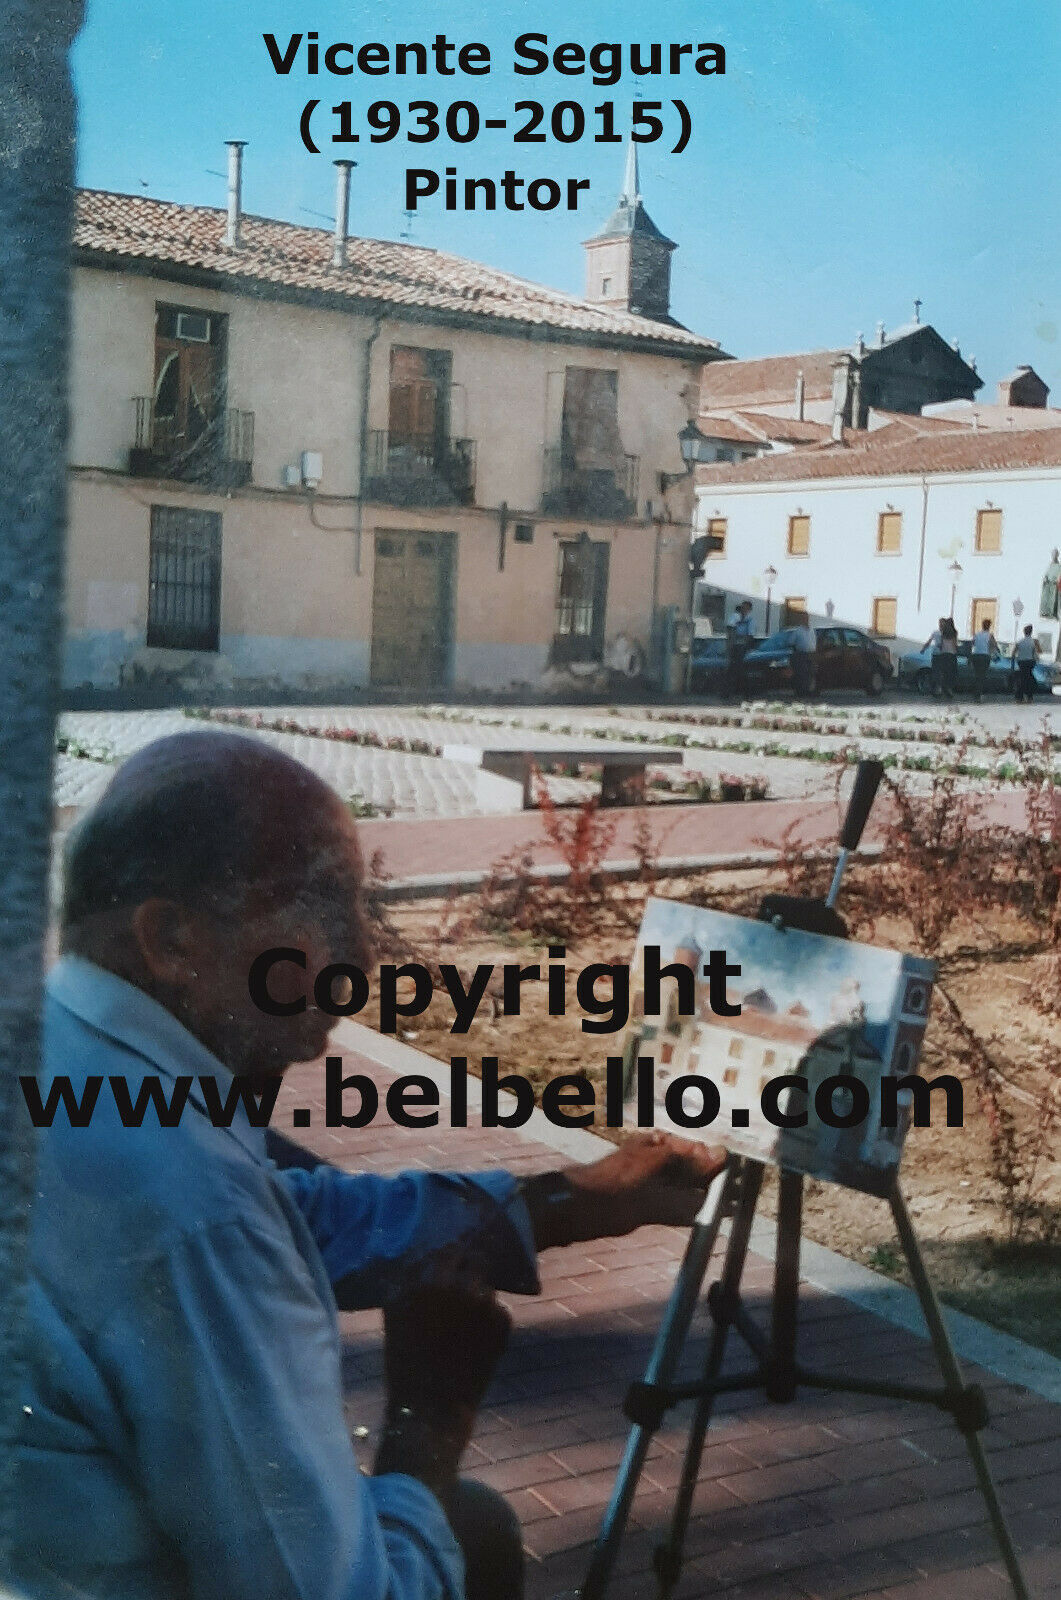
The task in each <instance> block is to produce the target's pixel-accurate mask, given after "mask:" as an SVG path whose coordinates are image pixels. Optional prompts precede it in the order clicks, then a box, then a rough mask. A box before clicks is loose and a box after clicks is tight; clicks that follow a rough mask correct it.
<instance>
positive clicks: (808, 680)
mask: <svg viewBox="0 0 1061 1600" xmlns="http://www.w3.org/2000/svg"><path fill="white" fill-rule="evenodd" d="M817 648H818V635H817V634H816V633H815V631H814V629H813V628H812V627H811V625H810V619H809V618H808V617H807V616H806V615H804V617H803V620H802V622H800V623H799V625H798V626H797V627H795V628H793V630H792V689H793V692H794V693H795V694H796V695H797V696H800V697H802V696H804V695H808V694H812V693H813V691H814V688H815V682H814V656H815V652H816V651H817Z"/></svg>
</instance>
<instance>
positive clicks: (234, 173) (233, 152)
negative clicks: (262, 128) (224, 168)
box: [225, 139, 247, 250]
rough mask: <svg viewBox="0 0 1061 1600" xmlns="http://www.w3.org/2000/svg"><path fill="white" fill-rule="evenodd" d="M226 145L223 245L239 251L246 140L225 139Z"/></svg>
mask: <svg viewBox="0 0 1061 1600" xmlns="http://www.w3.org/2000/svg"><path fill="white" fill-rule="evenodd" d="M225 143H226V144H227V145H228V225H227V227H226V228H225V245H226V247H227V248H228V249H229V250H238V249H239V225H240V221H241V219H242V216H243V151H244V148H245V146H246V143H247V141H246V139H226V141H225Z"/></svg>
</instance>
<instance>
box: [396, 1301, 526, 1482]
mask: <svg viewBox="0 0 1061 1600" xmlns="http://www.w3.org/2000/svg"><path fill="white" fill-rule="evenodd" d="M383 1326H384V1346H383V1370H384V1382H385V1385H386V1390H387V1414H386V1420H385V1422H384V1427H383V1436H382V1439H381V1442H380V1448H379V1452H378V1454H377V1457H376V1469H375V1470H376V1472H377V1473H384V1472H405V1473H408V1474H409V1475H410V1476H411V1477H414V1478H419V1479H420V1480H421V1481H422V1482H423V1483H426V1484H427V1486H428V1488H430V1489H433V1490H435V1492H436V1493H442V1492H444V1491H445V1489H446V1488H447V1487H448V1486H449V1485H450V1484H451V1483H452V1482H453V1481H454V1480H455V1479H456V1476H457V1467H458V1464H459V1462H460V1458H461V1455H462V1454H463V1452H464V1450H465V1448H466V1447H467V1444H468V1441H469V1439H470V1438H471V1434H472V1429H473V1427H474V1425H475V1414H476V1412H477V1411H478V1409H479V1406H480V1404H481V1402H482V1398H483V1395H484V1394H485V1393H486V1390H487V1387H488V1386H489V1383H490V1379H491V1378H492V1377H493V1374H494V1369H495V1367H496V1366H497V1363H498V1362H499V1361H500V1359H501V1357H502V1355H503V1354H504V1351H505V1346H506V1344H507V1343H508V1333H509V1327H510V1319H509V1316H508V1313H507V1312H506V1311H504V1310H502V1308H501V1306H499V1305H498V1303H497V1301H496V1300H495V1298H494V1296H493V1295H492V1294H491V1293H490V1292H489V1291H488V1290H486V1289H477V1288H473V1287H469V1286H468V1285H467V1283H460V1284H453V1285H447V1284H437V1283H436V1284H432V1285H423V1286H420V1287H416V1288H411V1289H409V1290H407V1291H405V1292H404V1293H403V1294H401V1295H400V1296H398V1297H397V1298H396V1299H394V1300H393V1301H392V1302H391V1303H390V1304H389V1305H388V1306H386V1307H385V1308H384V1313H383Z"/></svg>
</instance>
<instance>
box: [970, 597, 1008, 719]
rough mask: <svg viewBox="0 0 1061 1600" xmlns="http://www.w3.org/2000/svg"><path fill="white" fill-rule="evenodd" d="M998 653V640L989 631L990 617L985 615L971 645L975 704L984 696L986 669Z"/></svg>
mask: <svg viewBox="0 0 1061 1600" xmlns="http://www.w3.org/2000/svg"><path fill="white" fill-rule="evenodd" d="M1000 654H1001V652H1000V650H999V648H998V641H997V640H996V639H995V636H994V634H993V633H992V631H991V618H990V617H985V618H984V620H983V621H982V622H981V624H980V627H979V628H978V629H977V632H976V634H975V636H974V638H973V646H972V663H973V695H974V697H975V700H976V703H977V705H979V704H980V702H981V700H982V699H983V697H984V685H985V684H986V682H987V669H988V667H989V666H990V665H991V663H992V661H997V660H998V658H999V655H1000Z"/></svg>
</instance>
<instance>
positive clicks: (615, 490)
mask: <svg viewBox="0 0 1061 1600" xmlns="http://www.w3.org/2000/svg"><path fill="white" fill-rule="evenodd" d="M639 468H640V462H639V460H638V457H637V456H627V455H622V456H616V457H615V459H614V460H613V461H611V462H609V463H608V465H607V466H605V467H593V468H588V467H577V466H576V465H575V463H574V462H573V461H572V459H571V455H570V452H569V451H568V450H566V449H565V448H564V447H563V446H562V445H547V446H546V450H545V480H544V488H543V491H542V510H543V511H544V512H545V513H546V514H547V515H549V516H554V517H565V516H570V517H601V518H613V517H632V516H633V515H634V514H635V512H636V510H637V480H638V471H639Z"/></svg>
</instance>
